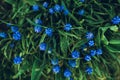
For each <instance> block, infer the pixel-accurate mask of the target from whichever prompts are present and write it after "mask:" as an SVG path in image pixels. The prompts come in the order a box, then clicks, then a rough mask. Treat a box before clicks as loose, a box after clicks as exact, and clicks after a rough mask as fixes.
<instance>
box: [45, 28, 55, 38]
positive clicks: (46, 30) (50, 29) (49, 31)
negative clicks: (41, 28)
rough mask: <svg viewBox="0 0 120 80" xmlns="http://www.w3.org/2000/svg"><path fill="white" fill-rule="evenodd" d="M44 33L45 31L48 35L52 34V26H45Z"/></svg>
mask: <svg viewBox="0 0 120 80" xmlns="http://www.w3.org/2000/svg"><path fill="white" fill-rule="evenodd" d="M45 33H46V35H48V36H50V37H51V36H52V34H53V29H52V28H46V29H45Z"/></svg>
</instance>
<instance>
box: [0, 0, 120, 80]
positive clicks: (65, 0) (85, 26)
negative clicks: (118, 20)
mask: <svg viewBox="0 0 120 80" xmlns="http://www.w3.org/2000/svg"><path fill="white" fill-rule="evenodd" d="M43 2H44V0H1V1H0V32H6V33H7V38H1V37H0V63H1V64H0V80H69V79H67V78H65V77H64V75H63V74H64V70H65V69H66V68H69V69H70V71H71V72H72V76H71V77H72V78H74V80H119V79H120V77H119V75H120V24H117V25H113V24H112V23H111V20H112V18H113V17H114V16H116V15H118V16H120V11H119V7H120V0H85V2H83V3H82V2H80V1H79V0H49V1H48V2H49V6H48V8H44V7H43V6H42V5H43ZM35 4H38V6H39V8H40V10H39V11H37V12H34V11H33V10H32V6H33V5H35ZM55 4H60V5H62V6H64V7H65V9H68V10H69V13H68V15H66V16H65V15H64V13H62V12H61V13H54V14H53V15H51V14H49V8H51V7H54V5H55ZM80 9H84V10H85V13H84V14H83V15H82V16H80V15H79V14H78V11H79V10H80ZM38 18H39V19H41V20H42V22H43V24H42V25H41V27H42V31H41V32H40V33H35V31H34V26H38V24H36V23H35V19H38ZM8 23H11V24H12V25H14V26H18V27H19V31H20V32H21V34H22V38H21V40H19V41H15V40H13V38H12V34H13V33H12V32H11V29H10V27H9V26H7V24H8ZM66 23H70V24H72V29H71V31H68V32H67V31H65V30H64V25H65V24H66ZM48 27H51V28H53V36H52V37H48V36H47V35H46V34H45V29H46V28H48ZM86 32H92V33H94V40H95V46H94V47H92V48H90V47H88V48H85V51H86V52H83V51H82V50H81V48H82V46H83V45H84V44H86V43H87V42H88V40H87V39H86V38H85V36H86ZM42 42H45V43H46V44H47V49H46V51H40V50H39V44H40V43H42ZM11 43H14V47H13V48H12V47H10V44H11ZM96 48H101V49H102V50H103V54H102V55H100V56H98V55H97V56H94V57H92V60H91V61H89V62H85V61H84V56H85V55H86V54H88V53H89V50H90V49H96ZM49 49H52V50H51V52H50V53H49ZM74 50H78V51H80V58H78V59H76V64H77V66H76V67H75V68H71V67H70V66H69V64H68V61H69V60H73V58H71V52H72V51H74ZM16 56H20V57H22V63H21V64H18V65H16V64H14V62H13V59H14V57H16ZM53 58H58V59H59V63H58V65H59V66H60V68H61V70H60V73H58V74H54V73H53V71H52V67H53V66H52V65H51V60H52V59H53ZM86 66H91V67H92V68H93V73H92V74H91V75H88V74H86V72H85V68H86Z"/></svg>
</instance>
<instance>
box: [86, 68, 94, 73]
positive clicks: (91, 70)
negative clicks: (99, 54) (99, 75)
mask: <svg viewBox="0 0 120 80" xmlns="http://www.w3.org/2000/svg"><path fill="white" fill-rule="evenodd" d="M85 72H86V73H87V74H88V75H90V74H92V72H93V69H92V68H91V67H87V68H86V70H85Z"/></svg>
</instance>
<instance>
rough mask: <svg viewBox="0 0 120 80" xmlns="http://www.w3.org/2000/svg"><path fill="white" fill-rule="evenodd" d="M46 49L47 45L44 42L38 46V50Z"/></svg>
mask: <svg viewBox="0 0 120 80" xmlns="http://www.w3.org/2000/svg"><path fill="white" fill-rule="evenodd" d="M46 47H47V45H46V43H44V42H43V43H41V44H40V45H39V48H40V50H41V51H45V50H46Z"/></svg>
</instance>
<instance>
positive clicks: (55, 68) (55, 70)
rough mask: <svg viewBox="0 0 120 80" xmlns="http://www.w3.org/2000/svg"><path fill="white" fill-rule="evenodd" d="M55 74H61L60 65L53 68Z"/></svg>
mask: <svg viewBox="0 0 120 80" xmlns="http://www.w3.org/2000/svg"><path fill="white" fill-rule="evenodd" d="M53 72H54V73H55V74H57V73H59V72H60V66H59V65H56V66H53Z"/></svg>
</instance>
